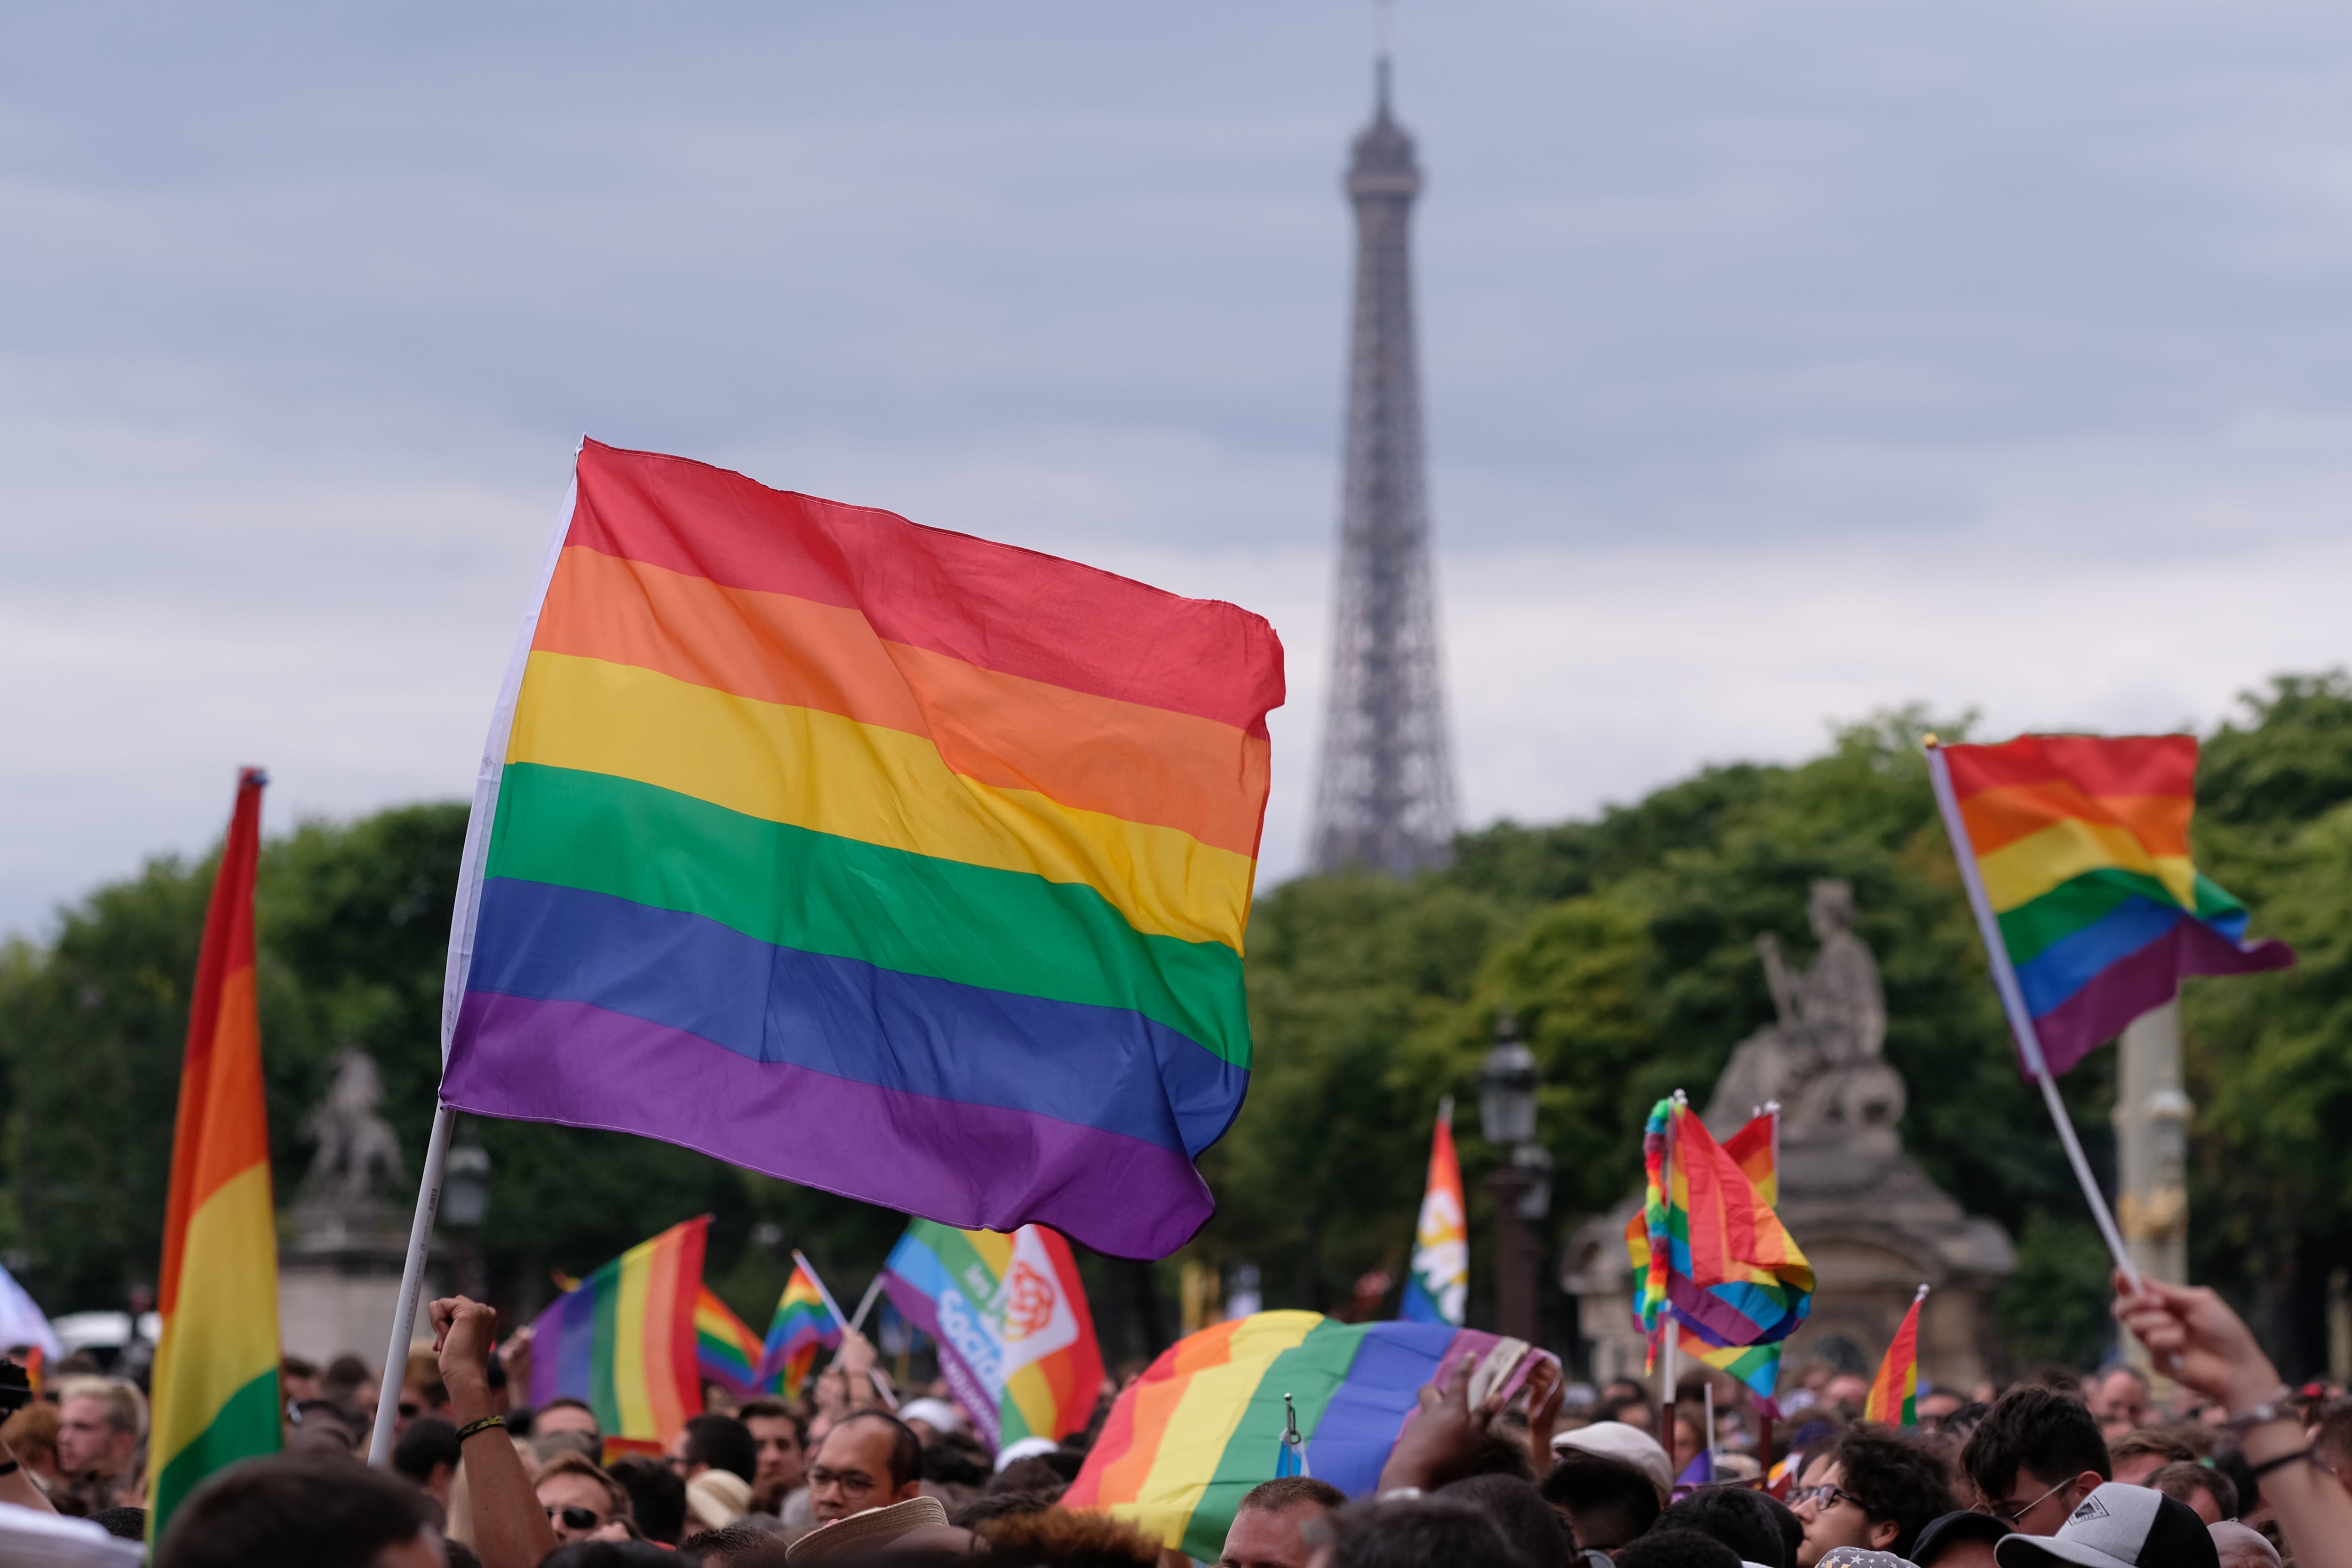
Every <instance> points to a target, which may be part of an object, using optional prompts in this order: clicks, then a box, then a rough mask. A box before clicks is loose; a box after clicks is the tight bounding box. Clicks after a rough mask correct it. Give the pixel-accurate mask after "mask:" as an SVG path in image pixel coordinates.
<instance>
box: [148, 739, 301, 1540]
mask: <svg viewBox="0 0 2352 1568" xmlns="http://www.w3.org/2000/svg"><path fill="white" fill-rule="evenodd" d="M267 783H268V779H266V778H265V777H263V775H262V773H261V771H260V769H258V768H246V769H244V770H243V771H242V772H240V773H239V774H238V775H237V780H236V810H235V811H234V813H233V814H232V815H231V816H230V818H229V826H228V841H227V842H226V844H225V845H224V846H223V847H222V850H221V860H220V870H219V871H218V872H217V873H215V876H214V878H213V892H212V901H211V903H210V904H209V905H208V906H207V907H206V909H205V940H204V946H203V947H202V948H201V949H200V950H199V952H198V955H197V957H196V978H195V987H194V992H193V993H192V995H191V997H190V999H189V1005H188V1047H187V1052H186V1054H185V1055H184V1057H183V1058H182V1060H181V1065H180V1112H179V1120H178V1122H177V1124H175V1125H174V1127H173V1133H172V1186H171V1190H170V1196H169V1197H167V1198H166V1199H165V1202H164V1210H163V1288H162V1290H161V1291H159V1292H158V1299H157V1301H156V1310H157V1311H158V1312H160V1313H161V1314H162V1315H163V1333H162V1335H161V1337H160V1338H159V1339H158V1340H157V1342H156V1346H155V1375H154V1383H153V1389H154V1395H153V1397H154V1411H153V1421H152V1429H151V1433H150V1437H149V1439H148V1443H149V1448H148V1451H149V1453H150V1455H151V1456H152V1458H150V1460H149V1462H148V1474H149V1475H150V1476H152V1478H153V1480H152V1486H151V1489H150V1493H149V1500H148V1512H147V1539H148V1540H149V1542H155V1541H159V1540H161V1539H162V1538H163V1529H164V1527H165V1526H166V1525H167V1524H169V1523H170V1521H171V1518H172V1512H173V1510H174V1509H176V1508H178V1507H179V1506H180V1503H181V1502H182V1501H183V1500H184V1499H185V1498H186V1497H187V1495H188V1493H189V1491H190V1490H193V1489H194V1487H195V1485H196V1484H197V1483H198V1482H200V1481H202V1480H203V1479H205V1477H206V1476H209V1475H211V1474H212V1473H213V1472H214V1471H215V1470H217V1469H221V1468H223V1467H224V1466H226V1465H231V1464H235V1463H236V1461H237V1460H239V1459H244V1458H251V1457H253V1456H254V1455H256V1454H274V1453H276V1452H277V1451H278V1446H279V1441H280V1432H281V1427H280V1426H279V1417H280V1413H281V1412H280V1404H281V1401H280V1399H279V1397H278V1222H277V1209H276V1207H275V1206H274V1205H273V1203H272V1202H271V1199H270V1191H269V1119H268V1105H267V1103H266V1100H265V1097H264V1095H263V1092H262V1077H261V1017H260V1012H259V1010H258V1009H257V1005H256V1000H255V993H254V961H253V885H254V882H255V879H256V877H257V875H258V873H259V871H260V866H261V790H262V787H263V786H264V785H265V784H267Z"/></svg>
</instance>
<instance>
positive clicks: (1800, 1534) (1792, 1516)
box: [1756, 1492, 1805, 1568]
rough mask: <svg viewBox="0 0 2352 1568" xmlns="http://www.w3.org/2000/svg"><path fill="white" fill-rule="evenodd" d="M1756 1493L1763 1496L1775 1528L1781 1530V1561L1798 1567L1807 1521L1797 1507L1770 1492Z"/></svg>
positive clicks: (1791, 1566) (1794, 1567) (1793, 1567)
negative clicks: (1798, 1553) (1791, 1506)
mask: <svg viewBox="0 0 2352 1568" xmlns="http://www.w3.org/2000/svg"><path fill="white" fill-rule="evenodd" d="M1756 1495H1757V1496H1758V1497H1760V1498H1762V1499H1763V1500H1764V1506H1765V1507H1766V1508H1767V1509H1769V1510H1770V1511H1771V1514H1772V1525H1773V1528H1774V1529H1776V1530H1778V1531H1780V1561H1781V1562H1783V1563H1787V1564H1789V1568H1796V1563H1797V1551H1798V1549H1799V1548H1800V1547H1801V1546H1803V1545H1804V1544H1805V1521H1803V1520H1801V1519H1799V1518H1798V1517H1797V1511H1796V1510H1795V1509H1793V1508H1790V1506H1789V1505H1788V1504H1787V1503H1785V1502H1782V1501H1781V1500H1780V1499H1779V1498H1777V1497H1774V1496H1773V1495H1772V1494H1771V1493H1770V1492H1758V1493H1757V1494H1756Z"/></svg>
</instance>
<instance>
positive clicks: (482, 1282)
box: [441, 1134, 490, 1301]
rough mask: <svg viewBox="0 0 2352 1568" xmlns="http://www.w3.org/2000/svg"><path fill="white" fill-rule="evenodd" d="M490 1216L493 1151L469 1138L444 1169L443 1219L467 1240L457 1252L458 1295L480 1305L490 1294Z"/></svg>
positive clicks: (442, 1187) (470, 1136)
mask: <svg viewBox="0 0 2352 1568" xmlns="http://www.w3.org/2000/svg"><path fill="white" fill-rule="evenodd" d="M489 1212H490V1151H489V1150H488V1149H486V1148H484V1147H482V1145H480V1144H478V1143H477V1142H475V1141H474V1138H473V1136H472V1134H467V1137H466V1141H465V1142H464V1143H462V1144H459V1145H457V1147H456V1148H454V1149H451V1150H450V1151H449V1158H448V1163H447V1164H446V1165H445V1166H443V1167H442V1176H441V1216H442V1218H445V1219H446V1220H447V1221H448V1222H449V1223H450V1225H451V1226H452V1227H453V1228H456V1229H457V1230H458V1231H460V1232H462V1233H463V1236H464V1239H463V1240H462V1241H461V1242H459V1243H458V1245H457V1249H456V1251H457V1293H458V1294H459V1295H462V1296H470V1297H471V1298H473V1299H474V1300H475V1301H480V1300H481V1299H482V1298H483V1297H485V1296H487V1295H488V1294H489V1284H488V1281H487V1280H486V1279H485V1278H484V1277H483V1269H482V1221H483V1219H484V1218H487V1217H488V1214H489Z"/></svg>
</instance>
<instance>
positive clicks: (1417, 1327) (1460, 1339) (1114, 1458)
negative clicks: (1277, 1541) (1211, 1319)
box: [1062, 1312, 1549, 1563]
mask: <svg viewBox="0 0 2352 1568" xmlns="http://www.w3.org/2000/svg"><path fill="white" fill-rule="evenodd" d="M1497 1343H1499V1342H1498V1341H1497V1340H1496V1337H1495V1336H1494V1335H1493V1334H1489V1333H1480V1332H1479V1331H1478V1330H1476V1329H1457V1328H1449V1327H1447V1326H1446V1325H1444V1324H1443V1323H1410V1322H1370V1323H1343V1322H1335V1321H1333V1320H1331V1319H1329V1318H1326V1317H1324V1316H1322V1315H1321V1314H1320V1313H1317V1312H1258V1313H1255V1314H1254V1315H1253V1316H1250V1317H1246V1318H1236V1319H1234V1320H1233V1321H1231V1322H1222V1323H1217V1324H1214V1325H1213V1326H1211V1327H1209V1328H1205V1329H1202V1331H1201V1332H1200V1333H1195V1334H1190V1335H1187V1336H1186V1337H1185V1338H1183V1339H1181V1340H1179V1341H1177V1342H1176V1343H1174V1344H1173V1345H1171V1346H1170V1347H1169V1348H1168V1349H1167V1350H1165V1351H1163V1352H1161V1353H1160V1359H1159V1360H1157V1361H1155V1362H1153V1363H1152V1364H1151V1367H1150V1371H1148V1372H1146V1373H1145V1374H1144V1375H1143V1376H1142V1377H1141V1378H1140V1379H1139V1381H1138V1382H1137V1383H1136V1384H1135V1385H1133V1386H1132V1387H1130V1388H1129V1389H1128V1390H1127V1392H1125V1393H1124V1394H1121V1395H1120V1396H1118V1403H1117V1404H1116V1405H1114V1406H1111V1412H1110V1418H1109V1419H1108V1421H1106V1422H1105V1423H1104V1424H1103V1429H1102V1435H1101V1436H1100V1437H1097V1438H1096V1440H1095V1446H1094V1448H1093V1449H1092V1450H1091V1451H1090V1452H1089V1453H1088V1454H1087V1462H1086V1467H1085V1468H1084V1469H1081V1470H1080V1471H1079V1472H1078V1479H1076V1481H1074V1482H1072V1483H1071V1485H1070V1490H1068V1491H1066V1492H1065V1493H1064V1494H1063V1495H1062V1506H1063V1507H1065V1508H1099V1509H1105V1510H1108V1511H1109V1512H1111V1513H1113V1514H1115V1515H1117V1516H1118V1517H1119V1518H1121V1519H1124V1520H1128V1521H1130V1522H1132V1523H1133V1524H1135V1525H1136V1526H1137V1527H1138V1528H1139V1529H1140V1530H1141V1531H1143V1532H1144V1533H1145V1534H1147V1535H1150V1536H1151V1537H1153V1538H1154V1539H1155V1540H1157V1541H1159V1542H1160V1543H1161V1544H1162V1545H1164V1546H1169V1547H1173V1548H1176V1549H1178V1550H1180V1551H1182V1552H1186V1553H1187V1554H1189V1555H1190V1556H1192V1557H1195V1558H1197V1559H1199V1560H1200V1561H1202V1562H1204V1563H1213V1562H1215V1561H1216V1558H1217V1553H1218V1552H1219V1551H1220V1550H1222V1548H1223V1545H1224V1539H1225V1531H1227V1530H1229V1529H1230V1528H1232V1525H1233V1521H1234V1509H1235V1508H1237V1507H1238V1506H1239V1505H1240V1503H1241V1500H1242V1498H1243V1496H1244V1494H1245V1493H1247V1492H1248V1490H1250V1488H1252V1487H1254V1486H1255V1485H1257V1484H1258V1483H1259V1482H1260V1481H1266V1480H1272V1479H1274V1477H1275V1473H1276V1469H1278V1468H1279V1467H1280V1466H1281V1464H1282V1463H1283V1444H1282V1435H1283V1431H1284V1428H1285V1425H1286V1422H1285V1409H1284V1396H1290V1399H1291V1402H1292V1403H1293V1404H1294V1405H1295V1406H1296V1407H1297V1415H1298V1430H1299V1432H1300V1434H1301V1435H1302V1436H1303V1437H1305V1439H1306V1452H1305V1454H1304V1456H1303V1458H1304V1460H1305V1464H1306V1469H1307V1473H1308V1474H1310V1475H1312V1476H1314V1477H1315V1478H1316V1479H1318V1480H1325V1481H1329V1482H1330V1483H1331V1484H1332V1485H1333V1486H1336V1487H1338V1488H1339V1490H1341V1491H1343V1492H1346V1493H1348V1494H1349V1496H1351V1497H1355V1496H1361V1495H1363V1494H1364V1493H1367V1492H1369V1491H1370V1490H1372V1488H1373V1486H1374V1485H1375V1484H1376V1483H1377V1482H1378V1481H1379V1479H1380V1475H1381V1466H1383V1465H1385V1464H1386V1463H1387V1462H1388V1458H1389V1451H1390V1450H1391V1448H1395V1447H1396V1440H1397V1435H1398V1434H1399V1433H1401V1432H1402V1431H1403V1430H1404V1425H1405V1422H1406V1421H1407V1420H1408V1419H1409V1418H1410V1417H1411V1416H1412V1415H1413V1413H1414V1412H1415V1411H1416V1410H1417V1409H1418V1408H1419V1396H1420V1392H1421V1389H1422V1386H1423V1385H1425V1384H1429V1383H1437V1384H1439V1385H1441V1386H1442V1385H1444V1380H1445V1379H1446V1378H1448V1377H1450V1376H1451V1375H1452V1374H1453V1369H1454V1365H1455V1364H1456V1363H1458V1362H1460V1361H1462V1360H1465V1359H1470V1360H1473V1361H1474V1362H1475V1361H1483V1360H1484V1359H1485V1357H1486V1355H1487V1354H1488V1353H1489V1352H1490V1351H1492V1350H1493V1349H1494V1348H1495V1347H1496V1344H1497ZM1513 1343H1517V1342H1513ZM1531 1355H1532V1356H1534V1357H1542V1358H1546V1359H1549V1353H1548V1352H1544V1351H1535V1352H1532V1353H1531ZM1526 1369H1527V1364H1521V1367H1520V1370H1519V1372H1518V1373H1517V1374H1515V1376H1520V1375H1524V1374H1525V1371H1526ZM1504 1386H1505V1387H1508V1386H1509V1384H1508V1383H1506V1384H1505V1385H1504Z"/></svg>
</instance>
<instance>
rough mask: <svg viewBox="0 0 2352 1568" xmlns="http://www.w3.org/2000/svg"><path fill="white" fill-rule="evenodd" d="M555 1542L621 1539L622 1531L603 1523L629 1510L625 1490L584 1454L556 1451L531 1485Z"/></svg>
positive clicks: (567, 1543)
mask: <svg viewBox="0 0 2352 1568" xmlns="http://www.w3.org/2000/svg"><path fill="white" fill-rule="evenodd" d="M532 1490H535V1491H536V1492H537V1493H538V1494H539V1506H540V1507H541V1509H543V1510H545V1511H546V1513H547V1522H548V1523H549V1524H550V1525H551V1526H553V1527H554V1530H555V1539H556V1541H557V1542H558V1543H559V1544H562V1545H566V1546H568V1545H570V1544H571V1543H572V1542H575V1541H614V1540H621V1539H625V1537H626V1535H627V1531H625V1530H624V1531H608V1530H607V1529H606V1528H605V1527H606V1526H607V1525H610V1524H611V1523H612V1522H613V1521H614V1520H615V1519H618V1518H619V1517H621V1516H622V1515H623V1514H625V1513H627V1512H628V1511H629V1494H628V1493H627V1492H626V1491H624V1490H622V1489H621V1483H620V1482H618V1481H616V1480H614V1479H613V1478H612V1477H611V1476H608V1475H606V1474H605V1473H604V1467H602V1466H600V1465H598V1464H597V1463H596V1461H595V1460H593V1459H592V1458H589V1457H588V1456H587V1455H585V1454H569V1453H566V1454H558V1455H556V1456H555V1458H551V1459H550V1460H548V1461H547V1463H546V1464H544V1465H542V1466H541V1467H540V1471H539V1479H538V1481H537V1482H536V1483H535V1485H534V1486H533V1488H532Z"/></svg>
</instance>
